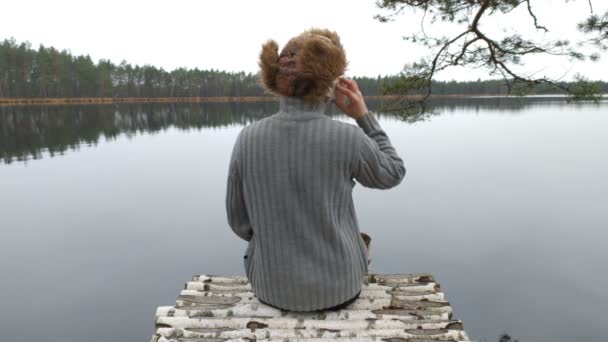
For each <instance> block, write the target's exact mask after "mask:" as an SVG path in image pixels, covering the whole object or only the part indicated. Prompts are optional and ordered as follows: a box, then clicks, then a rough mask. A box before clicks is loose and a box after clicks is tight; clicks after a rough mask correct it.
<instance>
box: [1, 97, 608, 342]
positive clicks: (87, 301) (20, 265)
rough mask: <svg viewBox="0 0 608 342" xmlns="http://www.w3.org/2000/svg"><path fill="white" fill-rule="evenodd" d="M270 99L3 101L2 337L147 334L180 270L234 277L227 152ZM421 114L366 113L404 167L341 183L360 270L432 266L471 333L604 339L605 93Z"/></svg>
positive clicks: (126, 337) (484, 102) (237, 247)
mask: <svg viewBox="0 0 608 342" xmlns="http://www.w3.org/2000/svg"><path fill="white" fill-rule="evenodd" d="M276 109H277V105H276V104H275V103H259V104H215V105H199V104H197V105H192V106H190V105H180V106H169V105H167V106H120V107H113V106H88V107H87V106H85V107H48V108H44V107H26V108H0V225H1V233H2V235H1V239H0V274H1V282H0V303H1V304H2V305H1V309H0V341H37V340H40V341H147V340H149V338H150V336H151V335H152V333H153V316H154V310H155V308H156V307H157V306H159V305H171V304H173V303H174V300H175V297H176V295H177V293H178V290H179V289H180V288H182V286H183V283H184V282H185V281H186V280H187V279H189V278H190V277H191V276H192V275H194V274H200V273H206V274H244V271H243V265H242V257H241V255H242V252H243V250H244V248H245V243H244V242H243V241H242V240H240V239H239V238H237V237H236V235H234V234H233V233H232V231H231V230H230V229H229V227H228V225H227V223H226V217H225V209H224V197H225V181H226V176H227V168H228V160H229V157H230V151H231V149H232V144H233V142H234V139H235V137H236V135H237V133H238V132H239V131H240V130H241V128H242V127H243V126H244V125H246V124H247V123H249V122H252V121H254V120H257V119H259V118H261V117H263V116H265V115H269V114H272V113H274V112H275V111H276ZM435 110H436V111H437V113H438V115H435V116H432V117H431V118H429V119H428V120H426V121H423V122H416V123H413V124H411V123H406V122H403V121H400V120H399V119H398V118H396V117H391V116H387V115H381V114H378V115H379V117H380V123H381V124H382V126H383V127H384V129H385V130H386V132H387V133H388V135H389V137H390V138H391V141H392V142H393V144H394V146H395V148H396V149H397V151H398V152H399V153H400V155H401V156H402V157H403V158H404V160H405V163H406V167H407V170H408V172H407V175H406V178H405V179H404V181H403V183H402V184H401V185H400V186H398V187H397V188H394V189H391V190H386V191H380V190H370V189H366V188H363V187H361V186H358V187H355V190H354V199H355V206H356V210H357V213H358V218H359V223H360V226H361V229H362V231H366V232H368V233H371V235H372V237H373V239H374V241H373V245H372V249H373V255H372V256H373V262H372V271H373V272H377V273H404V272H431V273H433V274H434V275H435V276H436V278H437V279H438V281H439V282H440V283H441V284H442V288H443V290H444V291H445V292H446V294H447V297H448V300H450V302H451V303H452V305H453V308H454V310H455V316H456V317H458V318H460V319H462V320H464V323H465V329H466V330H467V331H468V332H469V334H470V335H471V337H473V338H474V339H476V340H480V341H485V340H487V341H497V340H498V335H499V334H501V333H503V332H507V333H509V334H510V335H512V336H513V337H515V338H517V339H519V341H520V342H528V341H551V342H559V341H564V342H565V341H606V340H608V332H607V331H606V327H605V325H606V316H605V308H606V307H608V291H606V284H608V272H607V269H608V268H607V266H606V264H607V262H608V249H607V248H606V241H608V134H607V133H608V103H606V102H604V103H600V104H598V105H594V104H566V103H565V102H563V101H562V100H544V99H536V100H534V101H526V102H521V101H519V100H496V99H479V100H475V101H474V102H473V101H472V100H469V101H457V102H448V103H443V104H441V105H439V106H438V107H436V108H435ZM333 118H334V119H336V120H344V121H347V122H352V120H350V119H349V118H347V117H345V116H334V117H333ZM352 123H353V124H354V122H352Z"/></svg>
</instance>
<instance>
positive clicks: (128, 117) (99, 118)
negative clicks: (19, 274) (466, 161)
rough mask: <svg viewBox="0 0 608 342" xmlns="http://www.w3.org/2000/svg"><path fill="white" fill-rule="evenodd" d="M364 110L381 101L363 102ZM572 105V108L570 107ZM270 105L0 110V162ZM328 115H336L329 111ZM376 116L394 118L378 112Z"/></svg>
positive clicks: (247, 118)
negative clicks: (365, 104)
mask: <svg viewBox="0 0 608 342" xmlns="http://www.w3.org/2000/svg"><path fill="white" fill-rule="evenodd" d="M368 105H369V107H370V109H372V110H375V109H377V108H381V107H382V105H383V103H382V102H381V101H369V102H368ZM537 105H543V106H547V105H554V106H556V107H559V106H563V105H564V100H563V99H558V98H557V99H556V98H545V97H538V98H526V99H521V98H504V97H503V98H501V97H487V98H476V99H464V98H463V99H457V98H456V99H440V100H434V101H433V102H431V103H430V106H429V111H430V112H432V113H434V114H441V113H455V112H458V111H462V110H465V109H466V110H467V111H469V112H471V111H472V112H475V113H479V112H498V113H508V114H513V113H517V112H518V111H521V110H523V109H526V108H529V107H532V106H537ZM571 105H573V106H576V105H577V104H571ZM277 109H278V104H277V102H276V101H269V102H255V103H243V102H229V103H194V104H131V105H129V104H126V105H118V106H114V105H102V106H97V105H93V106H50V107H0V159H1V160H2V162H4V163H6V164H10V163H12V162H15V161H27V160H30V159H40V158H42V156H43V154H44V152H48V156H50V157H53V156H55V155H61V154H64V153H65V152H66V151H68V150H78V149H79V148H80V146H82V145H96V144H97V143H98V142H99V139H101V138H102V137H103V138H105V139H106V140H112V139H115V138H116V137H117V136H119V135H122V134H126V135H127V136H130V135H134V134H137V133H143V132H147V133H151V132H157V131H161V130H164V129H167V128H169V127H177V128H179V129H183V130H187V129H193V128H194V129H201V128H206V127H222V126H229V125H246V124H248V123H250V122H252V121H255V120H258V119H260V118H262V117H264V116H267V115H269V114H272V113H274V112H276V110H277ZM328 115H330V116H338V115H340V114H339V113H338V112H337V111H336V109H335V108H330V110H329V112H328ZM378 116H380V117H383V116H396V115H391V114H386V113H378Z"/></svg>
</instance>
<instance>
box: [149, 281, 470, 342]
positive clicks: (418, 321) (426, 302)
mask: <svg viewBox="0 0 608 342" xmlns="http://www.w3.org/2000/svg"><path fill="white" fill-rule="evenodd" d="M155 325H156V332H155V333H154V335H153V336H152V339H151V342H169V341H171V342H178V341H179V342H223V341H230V342H232V341H235V342H236V341H310V342H325V341H327V342H329V341H334V340H339V341H386V342H407V341H411V342H431V341H469V337H468V335H467V334H466V333H465V331H464V330H463V324H462V322H461V321H459V320H456V319H454V318H453V315H452V308H451V306H450V303H449V302H447V301H446V299H445V296H444V294H443V293H442V292H441V288H440V286H439V284H437V283H436V282H435V279H434V278H433V276H432V275H430V274H370V275H367V276H366V279H365V284H364V286H363V289H362V291H361V295H360V297H359V299H357V300H356V301H355V302H354V303H353V304H351V305H349V306H348V307H347V308H345V309H343V310H339V311H322V312H290V311H282V310H278V309H275V308H273V307H270V306H268V305H265V304H262V303H260V302H259V301H258V300H257V298H256V297H255V296H254V294H253V292H251V286H250V284H249V283H248V281H247V278H246V277H242V276H229V277H226V276H206V275H201V276H195V277H193V279H192V281H189V282H187V283H186V286H185V289H184V290H182V291H181V292H180V294H179V296H178V297H177V301H176V303H175V306H161V307H159V308H158V309H157V310H156V318H155Z"/></svg>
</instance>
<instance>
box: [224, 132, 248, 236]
mask: <svg viewBox="0 0 608 342" xmlns="http://www.w3.org/2000/svg"><path fill="white" fill-rule="evenodd" d="M239 138H240V135H239ZM239 138H237V141H236V143H235V145H234V149H233V151H232V156H231V158H230V166H229V168H228V181H227V184H226V214H227V217H228V225H230V228H232V231H234V233H235V234H236V235H238V236H239V237H240V238H241V239H243V240H245V241H250V240H251V238H252V237H253V229H252V228H251V223H250V220H249V215H248V214H247V207H246V205H245V198H244V196H243V179H242V176H241V172H239V151H240V144H239V141H240V139H239Z"/></svg>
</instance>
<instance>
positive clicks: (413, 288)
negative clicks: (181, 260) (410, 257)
mask: <svg viewBox="0 0 608 342" xmlns="http://www.w3.org/2000/svg"><path fill="white" fill-rule="evenodd" d="M184 290H195V291H202V292H217V293H243V292H251V285H250V284H236V283H235V284H214V283H204V282H198V281H189V282H187V283H186V284H185V286H184ZM438 290H439V286H438V284H437V283H433V282H430V283H421V284H415V283H387V284H386V285H382V284H378V283H370V284H367V285H364V286H363V289H362V291H365V292H369V291H384V292H386V291H393V292H438Z"/></svg>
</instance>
